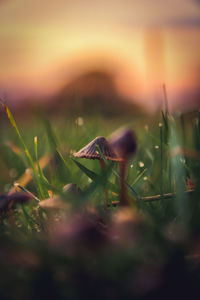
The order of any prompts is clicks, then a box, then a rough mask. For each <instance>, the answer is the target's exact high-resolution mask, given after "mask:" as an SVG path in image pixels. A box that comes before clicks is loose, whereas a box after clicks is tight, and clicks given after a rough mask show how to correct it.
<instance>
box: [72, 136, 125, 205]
mask: <svg viewBox="0 0 200 300" xmlns="http://www.w3.org/2000/svg"><path fill="white" fill-rule="evenodd" d="M97 146H98V147H99V149H100V151H101V153H102V155H103V156H104V158H105V159H107V160H112V161H120V158H119V157H118V156H117V155H116V154H115V152H114V151H113V150H112V148H111V147H110V145H109V143H108V141H107V140H106V139H105V138H104V137H103V136H98V137H96V138H95V139H94V140H92V141H91V142H90V143H89V144H88V145H86V146H85V147H83V148H82V149H80V150H79V151H78V152H77V153H74V156H75V157H79V158H87V159H98V160H99V162H100V167H101V169H102V170H104V169H105V162H104V160H103V159H102V157H101V155H100V153H98V150H97ZM105 198H106V200H105V202H106V207H107V206H108V198H107V192H106V191H105Z"/></svg>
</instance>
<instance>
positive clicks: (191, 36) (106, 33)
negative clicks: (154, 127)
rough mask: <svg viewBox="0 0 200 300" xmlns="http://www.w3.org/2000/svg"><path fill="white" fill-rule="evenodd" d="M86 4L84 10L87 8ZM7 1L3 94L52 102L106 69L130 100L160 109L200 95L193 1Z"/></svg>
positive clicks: (3, 7)
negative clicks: (165, 98)
mask: <svg viewBox="0 0 200 300" xmlns="http://www.w3.org/2000/svg"><path fill="white" fill-rule="evenodd" d="M83 3H84V4H83ZM148 5H149V6H148V7H147V2H146V1H145V0H142V1H134V3H133V1H128V0H126V1H124V2H123V3H122V2H121V1H114V0H112V1H110V2H109V3H108V2H107V1H101V3H99V2H98V1H93V2H91V1H79V0H77V1H64V0H59V1H57V2H55V1H47V0H40V1H39V0H37V1H34V2H32V3H28V2H27V1H25V0H16V1H13V0H7V1H4V2H2V3H1V4H0V57H1V67H0V95H1V94H2V95H4V94H5V95H6V97H8V98H11V99H15V100H16V99H20V98H23V97H28V98H30V97H31V96H33V97H35V96H50V95H52V94H53V93H55V92H57V91H58V90H59V89H60V88H61V87H62V86H64V85H65V84H67V83H68V82H70V81H71V80H72V79H73V78H75V77H76V76H78V75H79V74H83V73H84V72H87V71H90V70H98V69H99V70H105V71H108V72H111V73H113V74H114V76H115V80H116V83H117V86H118V88H119V90H120V91H121V92H122V93H123V94H124V95H125V96H126V97H127V98H128V99H130V100H131V99H135V100H136V101H138V102H140V103H145V104H146V103H147V106H148V107H149V108H154V107H155V106H156V107H157V105H160V104H159V103H160V102H159V101H160V98H162V94H161V88H160V87H161V85H162V84H163V83H165V84H166V85H167V88H168V92H169V95H170V98H171V101H172V102H173V101H175V97H177V95H179V94H180V95H182V94H183V93H184V92H187V93H189V92H190V91H193V90H195V89H197V88H199V81H200V55H199V53H200V21H199V20H200V6H198V4H197V3H195V1H189V0H176V1H172V0H170V1H168V3H167V4H165V3H163V2H162V3H161V1H157V0H150V1H149V2H148Z"/></svg>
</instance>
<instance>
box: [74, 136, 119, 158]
mask: <svg viewBox="0 0 200 300" xmlns="http://www.w3.org/2000/svg"><path fill="white" fill-rule="evenodd" d="M97 146H98V147H99V149H100V151H101V152H102V154H103V156H104V157H105V159H108V160H113V161H120V158H119V157H118V156H117V155H116V154H115V152H114V151H113V150H112V148H111V147H110V145H109V143H108V141H107V140H106V139H105V138H104V137H103V136H98V137H96V138H95V139H94V140H92V141H91V142H90V143H89V144H87V145H86V146H85V147H83V148H82V149H80V150H79V151H78V152H76V153H74V156H75V157H79V158H88V159H99V160H100V161H101V160H102V158H101V156H100V154H99V153H98V151H97Z"/></svg>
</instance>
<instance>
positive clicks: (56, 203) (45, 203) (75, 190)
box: [39, 183, 81, 210]
mask: <svg viewBox="0 0 200 300" xmlns="http://www.w3.org/2000/svg"><path fill="white" fill-rule="evenodd" d="M63 192H64V193H65V194H71V195H72V196H79V195H80V193H81V189H80V188H79V187H78V186H77V185H76V184H75V183H68V184H66V185H65V186H64V187H63ZM39 206H40V207H42V208H44V209H46V210H67V209H68V208H69V204H68V203H66V202H64V201H62V199H61V198H60V197H59V196H57V195H56V196H54V197H52V198H49V199H45V200H42V201H40V202H39Z"/></svg>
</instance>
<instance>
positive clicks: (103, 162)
mask: <svg viewBox="0 0 200 300" xmlns="http://www.w3.org/2000/svg"><path fill="white" fill-rule="evenodd" d="M99 163H100V167H101V170H102V171H104V170H105V167H106V164H105V161H104V160H103V159H102V158H100V159H99ZM104 196H105V207H106V208H107V207H108V191H107V189H106V188H104Z"/></svg>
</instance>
